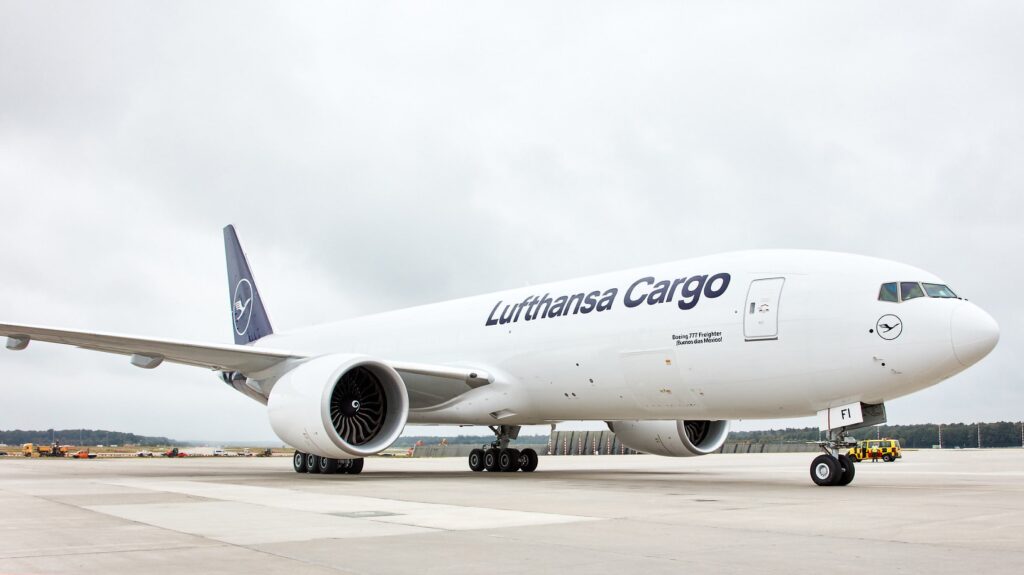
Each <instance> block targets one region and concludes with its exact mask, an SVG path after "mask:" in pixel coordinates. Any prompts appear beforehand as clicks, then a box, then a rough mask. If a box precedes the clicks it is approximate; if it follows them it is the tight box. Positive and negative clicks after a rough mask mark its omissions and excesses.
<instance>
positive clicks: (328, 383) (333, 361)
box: [267, 354, 409, 459]
mask: <svg viewBox="0 0 1024 575" xmlns="http://www.w3.org/2000/svg"><path fill="white" fill-rule="evenodd" d="M267 413H268V414H269V416H270V425H271V427H273V428H274V433H276V434H277V436H278V437H280V438H281V439H282V440H283V441H285V442H286V443H288V444H289V445H291V446H292V447H294V448H295V449H298V450H299V451H302V452H304V453H312V454H315V455H320V456H323V457H332V458H335V459H354V458H358V457H365V456H367V455H373V454H375V453H378V452H380V451H383V450H384V449H387V447H388V446H390V445H391V444H392V443H394V442H395V440H396V439H398V436H399V435H401V434H402V430H403V429H405V422H406V420H407V419H408V417H409V395H408V392H407V391H406V389H405V382H403V381H402V377H401V376H400V375H398V372H396V371H395V370H394V369H393V368H392V367H391V366H389V365H387V364H385V363H383V362H380V361H377V360H374V359H372V358H370V357H366V356H359V355H345V354H336V355H324V356H320V357H317V358H314V359H311V360H309V361H306V362H304V363H302V364H301V365H299V366H298V367H296V368H295V369H292V370H291V371H289V372H288V373H286V374H285V375H283V376H282V377H281V379H279V380H278V381H277V383H276V384H275V385H274V388H273V390H271V392H270V398H269V401H268V403H267Z"/></svg>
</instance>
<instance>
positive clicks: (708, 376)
mask: <svg viewBox="0 0 1024 575" xmlns="http://www.w3.org/2000/svg"><path fill="white" fill-rule="evenodd" d="M224 240H225V249H226V251H227V267H228V281H229V294H230V296H231V299H230V310H231V316H232V327H233V330H234V339H235V344H234V345H221V344H209V343H200V342H186V341H171V340H166V339H154V338H144V337H134V336H124V335H115V334H106V333H96V332H86V331H76V330H67V329H53V328H47V327H37V326H29V325H10V324H0V335H4V336H7V348H8V349H11V350H21V349H25V347H26V346H28V344H29V342H30V341H32V340H38V341H44V342H51V343H62V344H68V345H74V346H77V347H81V348H85V349H91V350H96V351H104V352H108V353H116V354H122V355H126V356H130V358H131V363H132V364H133V365H135V366H138V367H141V368H145V369H152V368H155V367H157V366H158V365H160V364H161V363H162V362H164V361H170V362H175V363H183V364H187V365H194V366H198V367H204V368H207V369H212V370H216V371H219V372H220V373H221V376H222V378H223V380H224V381H225V382H226V383H227V384H228V385H230V386H231V387H233V388H235V389H237V390H238V391H240V392H241V393H243V394H245V395H247V396H249V397H251V398H252V399H255V400H256V401H259V402H261V403H263V404H265V405H266V406H267V413H268V415H269V418H270V423H271V426H272V427H273V429H274V432H275V433H276V434H277V435H278V436H279V437H280V438H281V439H282V440H283V441H285V442H286V443H288V444H289V445H291V446H293V447H294V448H295V449H296V450H297V451H296V452H295V457H294V467H295V470H296V471H298V472H300V473H302V472H310V473H335V472H346V473H358V472H359V471H360V470H361V469H362V466H363V458H364V457H366V456H368V455H373V454H375V453H379V452H380V451H382V450H384V449H386V448H387V447H388V446H390V445H391V444H392V443H393V442H394V441H395V440H396V439H397V438H398V436H399V435H400V434H401V433H402V430H403V429H404V428H405V425H406V423H413V424H454V425H487V426H489V427H490V428H491V430H492V431H494V434H495V441H494V442H493V443H492V444H490V445H489V446H481V449H476V450H474V451H473V452H472V453H471V454H470V456H469V467H470V469H472V470H473V471H483V470H487V471H518V470H521V471H527V472H529V471H533V470H534V469H536V467H537V454H536V453H535V452H534V451H533V450H530V449H524V450H522V451H518V450H516V449H514V448H511V447H509V441H510V440H511V439H515V438H516V436H517V434H518V433H519V429H520V427H521V426H523V425H531V424H552V423H556V422H559V421H565V420H596V421H606V422H607V423H608V426H609V427H610V428H611V429H612V430H613V431H614V432H615V434H616V436H617V437H618V438H619V440H620V441H621V443H623V444H624V445H626V446H628V447H631V448H633V449H636V450H639V451H644V452H648V453H654V454H658V455H665V456H672V457H688V456H696V455H706V454H709V453H713V452H715V451H716V450H718V449H719V448H721V446H722V444H723V442H724V441H725V438H726V435H727V433H728V427H729V423H728V422H729V420H732V419H770V418H789V417H803V416H812V415H815V414H817V415H818V417H819V421H820V424H821V427H822V429H823V430H824V431H825V432H826V434H825V440H824V441H822V442H821V448H822V451H823V453H822V454H821V455H819V456H818V457H817V458H815V459H814V461H813V462H812V464H811V478H812V480H813V481H814V482H815V483H816V484H818V485H847V484H849V483H850V481H852V480H853V477H854V473H855V470H854V464H853V462H852V461H851V460H850V459H849V458H848V457H847V456H846V455H845V454H843V453H842V452H841V451H842V448H843V447H844V446H845V445H847V444H848V443H849V441H850V440H849V438H848V436H847V432H849V431H850V430H853V429H858V428H862V427H867V426H870V425H876V424H879V423H883V422H885V421H886V416H885V405H884V404H885V402H886V401H888V400H890V399H894V398H897V397H900V396H904V395H907V394H909V393H913V392H915V391H917V390H920V389H924V388H926V387H928V386H931V385H935V384H937V383H939V382H940V381H943V380H945V379H947V378H949V377H951V376H953V375H955V374H957V373H959V372H961V371H963V370H964V369H966V368H967V367H969V366H971V365H973V364H974V363H977V362H978V361H979V360H981V359H982V358H983V357H985V356H986V355H987V354H988V353H989V352H990V351H992V349H993V348H994V347H995V345H996V342H997V341H998V339H999V327H998V325H997V324H996V322H995V320H993V319H992V317H991V316H989V315H988V314H987V313H985V312H984V311H983V310H982V309H981V308H979V307H978V306H977V305H975V304H973V303H970V302H968V301H966V300H965V299H962V298H960V297H958V296H957V294H956V293H954V292H953V290H952V289H950V288H949V287H948V286H947V285H946V282H944V281H943V280H942V279H940V278H939V277H937V276H935V275H933V274H930V273H928V272H926V271H924V270H921V269H918V268H915V267H912V266H908V265H904V264H900V263H896V262H891V261H886V260H882V259H875V258H869V257H863V256H856V255H848V254H840V253H828V252H816V251H777V250H772V251H747V252H736V253H727V254H722V255H717V256H709V257H702V258H696V259H689V260H682V261H676V262H671V263H667V264H662V265H654V266H647V267H642V268H637V269H632V270H627V271H622V272H616V273H609V274H603V275H597V276H591V277H585V278H581V279H575V280H571V281H563V282H558V283H552V284H547V285H540V286H533V287H529V288H521V289H514V290H509V291H503V292H499V293H494V294H489V295H482V296H476V297H470V298H465V299H458V300H453V301H448V302H443V303H437V304H432V305H425V306H420V307H414V308H409V309H404V310H399V311H393V312H389V313H382V314H377V315H371V316H367V317H362V318H358V319H353V320H347V321H342V322H337V323H329V324H324V325H319V326H315V327H310V328H305V329H300V330H295V331H290V332H275V331H274V330H273V328H272V326H271V324H270V321H269V319H268V317H267V312H266V309H265V308H264V305H263V301H262V299H261V298H260V294H259V291H258V290H257V288H256V282H255V281H254V279H253V275H252V272H251V271H250V269H249V264H248V263H247V261H246V259H245V255H244V253H243V252H242V249H241V246H240V245H239V243H238V237H237V235H236V234H235V230H234V228H233V227H232V226H228V227H226V228H224Z"/></svg>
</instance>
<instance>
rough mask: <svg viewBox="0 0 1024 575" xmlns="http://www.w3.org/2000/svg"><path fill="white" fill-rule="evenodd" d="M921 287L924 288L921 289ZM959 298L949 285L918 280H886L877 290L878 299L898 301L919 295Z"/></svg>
mask: <svg viewBox="0 0 1024 575" xmlns="http://www.w3.org/2000/svg"><path fill="white" fill-rule="evenodd" d="M922 287H923V288H924V289H922ZM925 296H927V297H935V298H959V297H960V296H958V295H956V293H954V292H953V290H951V289H949V286H946V285H942V284H929V283H918V282H888V283H884V284H882V287H881V288H880V289H879V290H878V301H889V302H895V303H899V302H901V301H907V300H910V299H915V298H919V297H925Z"/></svg>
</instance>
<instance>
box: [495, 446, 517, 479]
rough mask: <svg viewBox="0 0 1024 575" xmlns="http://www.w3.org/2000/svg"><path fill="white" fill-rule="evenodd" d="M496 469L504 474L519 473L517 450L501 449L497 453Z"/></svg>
mask: <svg viewBox="0 0 1024 575" xmlns="http://www.w3.org/2000/svg"><path fill="white" fill-rule="evenodd" d="M498 469H501V470H502V471H504V472H505V473H511V472H514V471H519V450H518V449H511V448H509V449H502V450H501V452H500V453H498Z"/></svg>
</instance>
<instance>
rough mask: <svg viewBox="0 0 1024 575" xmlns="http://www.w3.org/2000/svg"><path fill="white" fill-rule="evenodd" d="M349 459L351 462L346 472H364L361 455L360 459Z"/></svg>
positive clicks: (355, 473)
mask: <svg viewBox="0 0 1024 575" xmlns="http://www.w3.org/2000/svg"><path fill="white" fill-rule="evenodd" d="M349 461H350V462H351V464H350V465H349V466H348V469H346V470H345V473H348V474H350V475H359V474H360V473H362V472H363V458H362V457H360V458H359V459H349Z"/></svg>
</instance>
